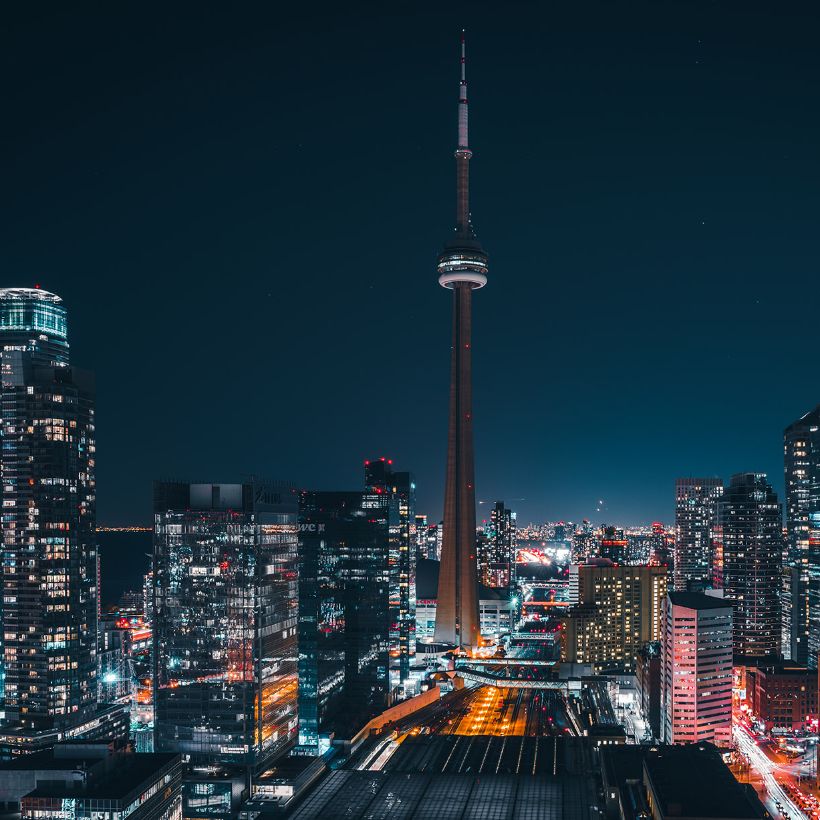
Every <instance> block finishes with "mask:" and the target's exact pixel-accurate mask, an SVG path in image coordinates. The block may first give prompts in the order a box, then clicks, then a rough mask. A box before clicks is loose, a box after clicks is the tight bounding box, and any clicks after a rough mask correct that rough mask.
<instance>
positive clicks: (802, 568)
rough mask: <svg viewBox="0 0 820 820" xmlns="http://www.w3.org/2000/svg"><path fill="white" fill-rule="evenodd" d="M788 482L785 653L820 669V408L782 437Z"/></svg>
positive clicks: (784, 606) (813, 667) (797, 422)
mask: <svg viewBox="0 0 820 820" xmlns="http://www.w3.org/2000/svg"><path fill="white" fill-rule="evenodd" d="M783 450H784V467H785V478H786V551H785V554H784V558H785V564H786V566H785V567H784V580H785V585H784V595H783V612H784V620H783V650H784V654H785V655H786V656H787V657H789V658H791V659H792V660H793V661H795V662H796V663H799V664H800V665H808V666H810V667H811V668H812V669H816V668H817V665H818V664H817V655H818V651H819V650H820V530H818V529H817V525H816V523H815V524H813V521H815V522H816V521H817V519H818V517H820V405H818V406H817V407H815V408H814V410H812V411H810V412H809V413H806V414H805V415H804V416H802V417H801V418H799V419H798V420H797V421H795V422H794V423H793V424H790V425H789V426H788V427H787V428H786V429H785V431H784V432H783Z"/></svg>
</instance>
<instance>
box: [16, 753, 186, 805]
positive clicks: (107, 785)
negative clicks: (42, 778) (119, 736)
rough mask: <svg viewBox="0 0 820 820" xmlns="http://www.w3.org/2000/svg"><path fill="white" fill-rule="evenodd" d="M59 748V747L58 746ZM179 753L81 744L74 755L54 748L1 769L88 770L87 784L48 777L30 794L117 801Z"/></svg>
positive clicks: (18, 760) (175, 760)
mask: <svg viewBox="0 0 820 820" xmlns="http://www.w3.org/2000/svg"><path fill="white" fill-rule="evenodd" d="M56 748H57V749H58V750H59V749H60V747H59V746H58V747H56ZM179 761H180V757H179V755H177V754H173V753H169V752H152V753H146V754H134V753H118V754H105V755H104V756H101V752H100V751H99V750H98V749H90V748H89V750H88V751H86V752H83V750H82V749H81V748H80V746H79V745H78V747H76V749H75V750H74V752H73V753H71V754H61V753H60V752H59V751H58V753H57V754H55V752H54V750H53V749H49V750H47V751H43V752H36V753H34V754H31V755H23V756H21V757H19V758H17V759H15V760H13V761H10V762H9V763H3V764H0V771H3V770H6V771H20V772H22V771H48V772H55V773H56V772H60V771H65V772H81V771H86V772H87V778H86V780H85V782H84V783H78V782H76V781H74V780H72V781H69V782H66V783H62V782H60V781H59V780H58V779H55V780H53V781H52V780H49V781H48V783H47V784H45V783H44V784H43V785H40V786H38V787H37V788H36V789H35V790H34V791H33V792H31V793H30V794H29V795H28V796H29V797H77V798H85V799H95V798H96V799H103V800H118V799H121V798H124V797H127V796H128V795H129V794H131V792H133V791H134V790H135V789H138V788H139V787H140V786H141V785H142V784H144V783H145V782H146V781H148V780H150V779H151V778H152V777H154V776H155V775H157V774H158V773H159V772H160V771H161V770H163V769H165V768H166V767H168V766H169V765H171V764H173V763H175V762H179Z"/></svg>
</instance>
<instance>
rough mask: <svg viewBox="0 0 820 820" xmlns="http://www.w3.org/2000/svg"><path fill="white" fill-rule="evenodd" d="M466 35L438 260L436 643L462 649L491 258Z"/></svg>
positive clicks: (469, 625) (469, 623)
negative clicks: (446, 233) (441, 335)
mask: <svg viewBox="0 0 820 820" xmlns="http://www.w3.org/2000/svg"><path fill="white" fill-rule="evenodd" d="M465 65H466V64H465V48H464V36H463V34H462V38H461V83H460V86H459V100H458V148H457V149H456V154H455V156H456V193H457V196H456V203H457V211H456V228H455V235H454V236H453V238H452V239H450V240H449V241H448V242H447V243H446V244H445V246H444V249H443V250H442V252H441V254H440V255H439V260H438V271H439V284H441V285H442V286H443V287H445V288H448V289H450V290H452V291H453V328H452V348H451V357H450V417H449V429H448V437H447V474H446V479H445V487H444V531H443V534H442V545H441V568H440V571H439V585H438V603H437V609H436V640H437V641H440V642H444V643H450V644H455V645H456V646H462V647H474V646H477V645H478V643H479V638H480V629H479V610H478V574H477V569H476V563H477V562H476V515H475V465H474V455H473V410H472V292H473V290H475V289H476V288H481V287H483V286H484V285H485V284H487V255H486V254H485V253H484V249H483V248H482V247H481V244H480V243H479V241H478V239H477V237H476V235H475V232H474V230H473V226H472V223H471V221H470V207H469V162H470V158H471V156H472V152H471V151H470V148H469V140H468V132H467V123H468V119H467V80H466V70H465Z"/></svg>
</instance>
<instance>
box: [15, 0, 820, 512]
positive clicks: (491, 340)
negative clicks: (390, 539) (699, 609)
mask: <svg viewBox="0 0 820 820" xmlns="http://www.w3.org/2000/svg"><path fill="white" fill-rule="evenodd" d="M24 5H25V4H18V8H17V9H16V10H15V11H14V12H13V14H12V10H11V7H8V8H6V9H4V12H3V15H4V18H5V19H4V21H3V25H2V35H0V36H2V42H0V61H2V62H0V69H2V70H1V71H0V75H1V76H0V84H1V86H2V88H0V90H1V91H2V94H1V95H0V99H2V108H3V115H2V122H3V126H2V132H1V133H0V140H2V146H1V147H2V153H1V155H2V160H0V161H2V164H3V168H2V174H1V177H2V186H0V191H2V194H1V196H2V199H1V200H0V201H2V209H3V212H2V218H0V284H2V285H4V286H24V285H25V286H30V285H33V284H34V283H40V284H41V285H42V286H43V287H44V288H47V289H49V290H52V291H54V292H56V293H59V294H60V295H62V296H63V297H64V299H65V302H66V304H67V306H68V309H69V311H70V314H69V320H70V334H71V343H72V357H73V361H74V363H75V364H77V365H80V366H84V367H88V368H90V369H93V370H94V371H96V375H97V384H98V428H97V432H98V475H97V477H98V487H99V496H98V498H99V506H98V517H99V520H100V523H103V524H126V523H147V522H149V521H150V516H151V481H152V479H153V478H162V477H173V478H181V479H193V480H200V481H210V480H213V481H231V480H237V479H241V478H242V477H243V476H246V475H248V474H250V473H256V474H258V475H265V476H269V477H272V478H283V479H290V480H292V481H294V482H297V483H298V484H299V485H300V486H308V487H315V488H327V489H343V488H355V487H357V486H360V485H361V482H362V475H361V470H362V462H363V460H364V459H365V458H367V457H369V456H379V455H388V456H390V457H392V458H393V459H394V460H395V462H396V464H397V465H398V466H400V467H402V468H405V469H410V470H412V471H413V472H414V473H415V474H416V478H417V485H418V509H419V511H420V512H428V513H429V514H430V515H431V517H433V518H437V517H438V516H439V515H440V512H441V506H442V505H441V495H442V487H443V479H444V456H445V443H446V441H445V440H446V420H447V406H446V405H447V386H448V377H449V368H448V361H449V344H450V340H449V334H450V327H449V323H450V307H451V302H450V294H449V293H448V292H446V291H444V290H442V289H441V288H440V287H439V286H438V284H437V281H436V273H435V259H436V255H437V253H438V251H439V249H440V247H441V244H442V242H443V241H444V239H445V238H446V237H447V236H448V234H449V232H450V231H451V229H452V224H453V220H454V209H455V203H454V161H453V157H452V153H453V150H454V148H455V138H456V98H457V77H458V37H459V31H460V28H461V27H462V25H464V26H466V27H467V37H468V79H469V81H470V95H469V96H470V103H471V108H470V115H471V142H472V145H473V149H474V151H475V157H474V159H473V162H472V193H473V200H472V211H473V220H474V223H475V226H476V229H477V231H478V234H479V236H480V238H481V240H482V242H483V244H484V246H485V248H486V250H487V251H488V253H489V254H490V282H489V285H488V287H487V288H485V289H484V290H482V291H479V292H478V293H477V294H476V297H475V301H474V306H475V315H474V340H473V341H474V385H475V395H474V413H475V416H474V418H475V434H476V460H477V463H476V473H477V475H476V479H477V488H478V498H479V499H481V500H489V501H492V500H494V499H496V498H502V499H505V500H507V501H508V502H509V503H510V504H511V506H512V507H513V508H514V509H516V510H517V511H518V512H519V520H522V519H523V520H524V521H528V520H542V519H544V518H559V517H560V518H572V519H576V520H577V519H579V518H580V517H583V516H586V517H591V518H592V519H593V520H594V521H599V522H600V521H603V520H610V521H619V522H621V523H629V522H640V521H649V520H653V519H658V518H659V519H662V520H666V521H669V520H670V519H671V516H672V509H673V500H674V479H675V477H676V476H678V475H722V476H724V477H728V476H729V474H731V473H732V472H737V471H743V470H761V471H765V472H767V473H769V475H770V477H771V479H772V481H773V483H774V485H775V488H776V489H777V490H778V493H782V484H783V476H782V470H783V464H782V438H781V436H782V430H783V427H784V426H785V425H786V424H787V423H789V422H790V421H792V420H793V419H794V418H796V417H798V416H800V415H802V413H804V412H806V411H807V410H809V409H810V408H811V407H813V406H814V405H815V404H817V403H818V402H820V379H819V378H818V376H820V373H819V372H818V371H819V369H820V368H819V367H818V361H819V360H820V359H819V358H818V307H819V306H820V303H819V302H818V299H820V285H819V284H818V256H819V255H820V247H819V246H818V227H817V226H818V217H820V200H819V197H820V159H819V157H820V147H819V146H820V101H819V100H818V88H820V50H819V49H818V48H817V40H818V28H819V27H818V23H820V19H818V13H817V12H816V11H815V10H814V4H809V3H805V4H798V3H765V4H764V3H706V2H704V3H679V2H646V3H643V2H621V3H616V2H606V3H601V4H594V3H583V2H578V3H535V2H533V3H513V2H504V3H498V2H495V3H480V2H472V3H469V4H463V5H461V4H455V3H454V4H444V3H432V2H430V3H412V4H411V3H407V4H401V3H399V4H392V3H391V4H384V3H378V4H377V3H373V4H372V5H371V4H366V3H358V4H343V3H333V4H329V5H328V6H327V7H323V5H322V4H321V3H310V4H298V10H297V4H292V7H291V8H290V9H289V10H288V9H287V8H286V7H285V6H284V4H276V3H256V4H221V6H222V7H221V8H218V7H217V4H207V3H206V4H201V5H194V4H191V5H190V6H188V7H185V8H183V6H182V5H180V4H165V5H164V6H162V5H159V4H157V5H156V6H153V7H152V6H150V5H144V4H130V5H129V8H128V9H125V8H121V7H118V6H120V5H122V4H111V5H109V6H108V7H105V6H103V5H102V4H99V5H97V6H96V7H95V10H94V11H93V12H92V11H91V10H90V5H89V6H86V7H84V8H85V9H86V10H85V11H83V10H79V6H80V5H81V4H59V8H56V7H57V6H58V4H56V3H55V4H53V6H55V8H54V9H53V10H52V11H48V6H47V5H41V4H37V5H36V9H37V10H38V11H37V13H36V14H35V4H32V5H31V8H30V9H26V8H24ZM75 6H76V7H77V8H74V7H75ZM442 7H444V8H445V9H446V10H442ZM44 9H46V11H44ZM10 15H12V16H10ZM23 15H28V16H23ZM598 499H603V500H604V501H605V505H604V509H603V510H602V511H601V512H596V506H597V505H596V502H597V501H598ZM479 509H480V510H481V509H482V507H479ZM483 509H487V508H486V507H484V508H483Z"/></svg>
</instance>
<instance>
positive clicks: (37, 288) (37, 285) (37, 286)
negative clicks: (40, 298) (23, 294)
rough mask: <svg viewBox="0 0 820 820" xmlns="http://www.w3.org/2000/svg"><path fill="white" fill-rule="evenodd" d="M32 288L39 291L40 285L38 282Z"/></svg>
mask: <svg viewBox="0 0 820 820" xmlns="http://www.w3.org/2000/svg"><path fill="white" fill-rule="evenodd" d="M34 288H35V290H40V283H39V282H38V283H37V284H36V285H35V286H34Z"/></svg>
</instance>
